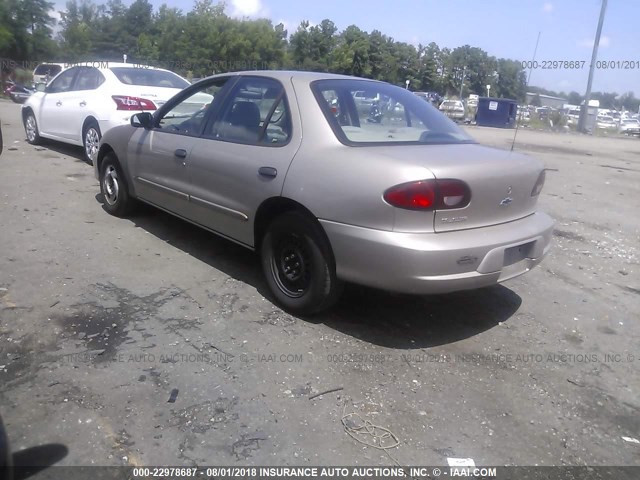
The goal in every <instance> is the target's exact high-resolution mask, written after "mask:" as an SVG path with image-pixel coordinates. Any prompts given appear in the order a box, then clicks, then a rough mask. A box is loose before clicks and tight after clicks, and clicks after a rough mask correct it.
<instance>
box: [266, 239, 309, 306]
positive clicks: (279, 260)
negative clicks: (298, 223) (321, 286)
mask: <svg viewBox="0 0 640 480" xmlns="http://www.w3.org/2000/svg"><path fill="white" fill-rule="evenodd" d="M271 273H272V275H273V279H274V280H275V282H276V285H277V286H278V288H279V289H280V291H282V293H284V294H285V295H287V296H288V297H291V298H300V297H302V296H303V295H304V294H305V293H307V291H308V290H309V287H310V286H311V273H312V271H311V252H310V250H309V247H308V246H307V244H306V242H305V241H304V239H303V238H301V237H300V236H298V235H294V234H288V235H284V236H282V237H280V238H279V239H278V240H277V243H276V248H275V249H274V255H273V257H272V259H271Z"/></svg>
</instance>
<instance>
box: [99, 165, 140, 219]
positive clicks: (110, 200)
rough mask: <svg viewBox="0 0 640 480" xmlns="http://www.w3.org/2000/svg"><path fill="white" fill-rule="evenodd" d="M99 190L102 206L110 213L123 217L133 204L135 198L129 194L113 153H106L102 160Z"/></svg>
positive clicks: (129, 211)
mask: <svg viewBox="0 0 640 480" xmlns="http://www.w3.org/2000/svg"><path fill="white" fill-rule="evenodd" d="M100 192H101V193H102V198H103V199H104V204H103V205H104V208H105V210H106V211H107V212H109V213H110V214H111V215H115V216H116V217H125V216H127V215H128V214H129V213H131V211H132V210H133V208H134V206H135V199H133V198H131V196H130V195H129V189H128V187H127V182H126V179H125V177H124V174H123V172H122V167H121V166H120V163H119V162H118V159H117V158H116V156H115V155H114V154H113V153H109V154H107V156H106V157H105V158H104V160H103V161H102V166H101V168H100Z"/></svg>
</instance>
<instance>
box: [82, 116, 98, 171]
mask: <svg viewBox="0 0 640 480" xmlns="http://www.w3.org/2000/svg"><path fill="white" fill-rule="evenodd" d="M100 138H102V134H101V133H100V127H99V126H98V122H96V121H95V120H91V121H89V122H88V123H87V124H86V125H85V127H84V130H83V132H82V144H83V145H84V158H85V160H86V161H87V162H89V163H90V164H91V165H93V162H95V161H96V159H97V158H98V148H99V147H100Z"/></svg>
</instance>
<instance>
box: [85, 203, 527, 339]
mask: <svg viewBox="0 0 640 480" xmlns="http://www.w3.org/2000/svg"><path fill="white" fill-rule="evenodd" d="M96 199H97V200H98V201H101V200H102V198H101V197H100V195H96ZM130 220H131V221H132V222H133V223H134V224H135V225H136V226H137V227H140V228H143V229H144V230H146V231H147V232H149V233H151V234H153V235H155V236H156V237H157V238H159V239H161V240H163V241H165V242H167V243H169V244H170V245H173V246H174V247H176V248H179V249H180V250H182V251H184V252H186V253H188V254H189V255H191V256H192V257H194V258H197V259H198V260H200V261H202V262H205V263H206V264H208V265H210V266H211V267H213V268H215V269H217V270H219V271H221V272H223V273H225V274H227V275H229V276H230V277H233V278H235V279H237V280H240V281H242V282H244V283H247V284H249V285H252V286H253V287H255V288H256V289H257V290H258V292H259V293H260V294H262V295H263V296H264V297H266V298H268V299H271V298H272V297H271V294H270V293H269V290H268V287H267V285H266V282H265V281H264V279H263V276H262V269H261V267H260V262H259V259H258V256H257V255H256V254H255V253H252V252H250V251H248V250H247V249H245V248H243V247H241V246H239V245H236V244H234V243H233V242H230V241H228V240H225V239H222V238H219V237H217V236H216V235H214V234H212V233H209V232H207V231H205V230H203V229H201V228H198V227H196V226H194V225H192V224H190V223H188V222H185V221H183V220H180V219H178V218H176V217H174V216H172V215H169V214H167V213H165V212H162V211H160V210H157V209H155V208H152V207H149V206H141V208H140V210H139V211H138V212H137V213H136V215H135V216H132V217H131V218H130ZM521 303H522V299H521V298H520V296H519V295H518V294H516V293H515V292H514V291H513V290H510V289H509V288H506V287H504V286H502V285H495V286H492V287H487V288H483V289H479V290H472V291H463V292H455V293H450V294H446V295H431V296H424V295H422V296H417V295H405V294H396V293H391V292H384V291H380V290H375V289H372V288H368V287H362V286H359V285H352V284H347V286H346V287H345V291H344V294H343V295H342V298H341V299H340V301H339V302H338V304H337V305H336V306H335V307H334V308H333V309H331V310H329V311H328V312H325V313H321V314H318V315H314V316H310V317H304V318H301V317H299V318H301V319H302V320H304V321H307V322H310V323H323V324H325V325H327V326H328V327H330V328H333V329H335V330H337V331H340V332H342V333H344V334H346V335H349V336H351V337H354V338H357V339H360V340H363V341H365V342H369V343H372V344H374V345H379V346H383V347H388V348H398V349H415V348H425V347H433V346H438V345H445V344H449V343H452V342H456V341H459V340H463V339H465V338H469V337H473V336H474V335H477V334H479V333H481V332H484V331H486V330H489V329H491V328H493V327H494V326H496V325H498V323H500V322H505V321H508V320H509V318H510V317H511V316H512V315H513V314H514V313H515V312H516V311H517V310H518V308H519V307H520V304H521Z"/></svg>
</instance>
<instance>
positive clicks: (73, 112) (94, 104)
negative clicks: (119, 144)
mask: <svg viewBox="0 0 640 480" xmlns="http://www.w3.org/2000/svg"><path fill="white" fill-rule="evenodd" d="M78 68H79V70H78V75H77V77H76V80H75V83H74V86H73V89H72V90H71V91H70V92H68V93H67V94H66V96H65V100H64V110H65V114H66V115H67V118H68V120H69V121H68V122H66V124H65V125H61V126H60V128H61V129H62V135H63V136H64V137H66V138H69V139H71V140H74V141H78V142H81V141H82V126H83V124H84V121H85V119H86V118H87V117H88V116H89V112H92V111H96V109H98V110H99V109H100V108H99V105H102V104H103V103H104V100H103V99H102V98H100V97H98V96H97V95H96V92H95V90H96V89H97V88H98V87H99V86H100V85H102V84H103V83H104V81H105V78H104V76H103V75H102V73H100V70H98V69H97V68H93V67H78ZM103 133H104V132H103Z"/></svg>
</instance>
